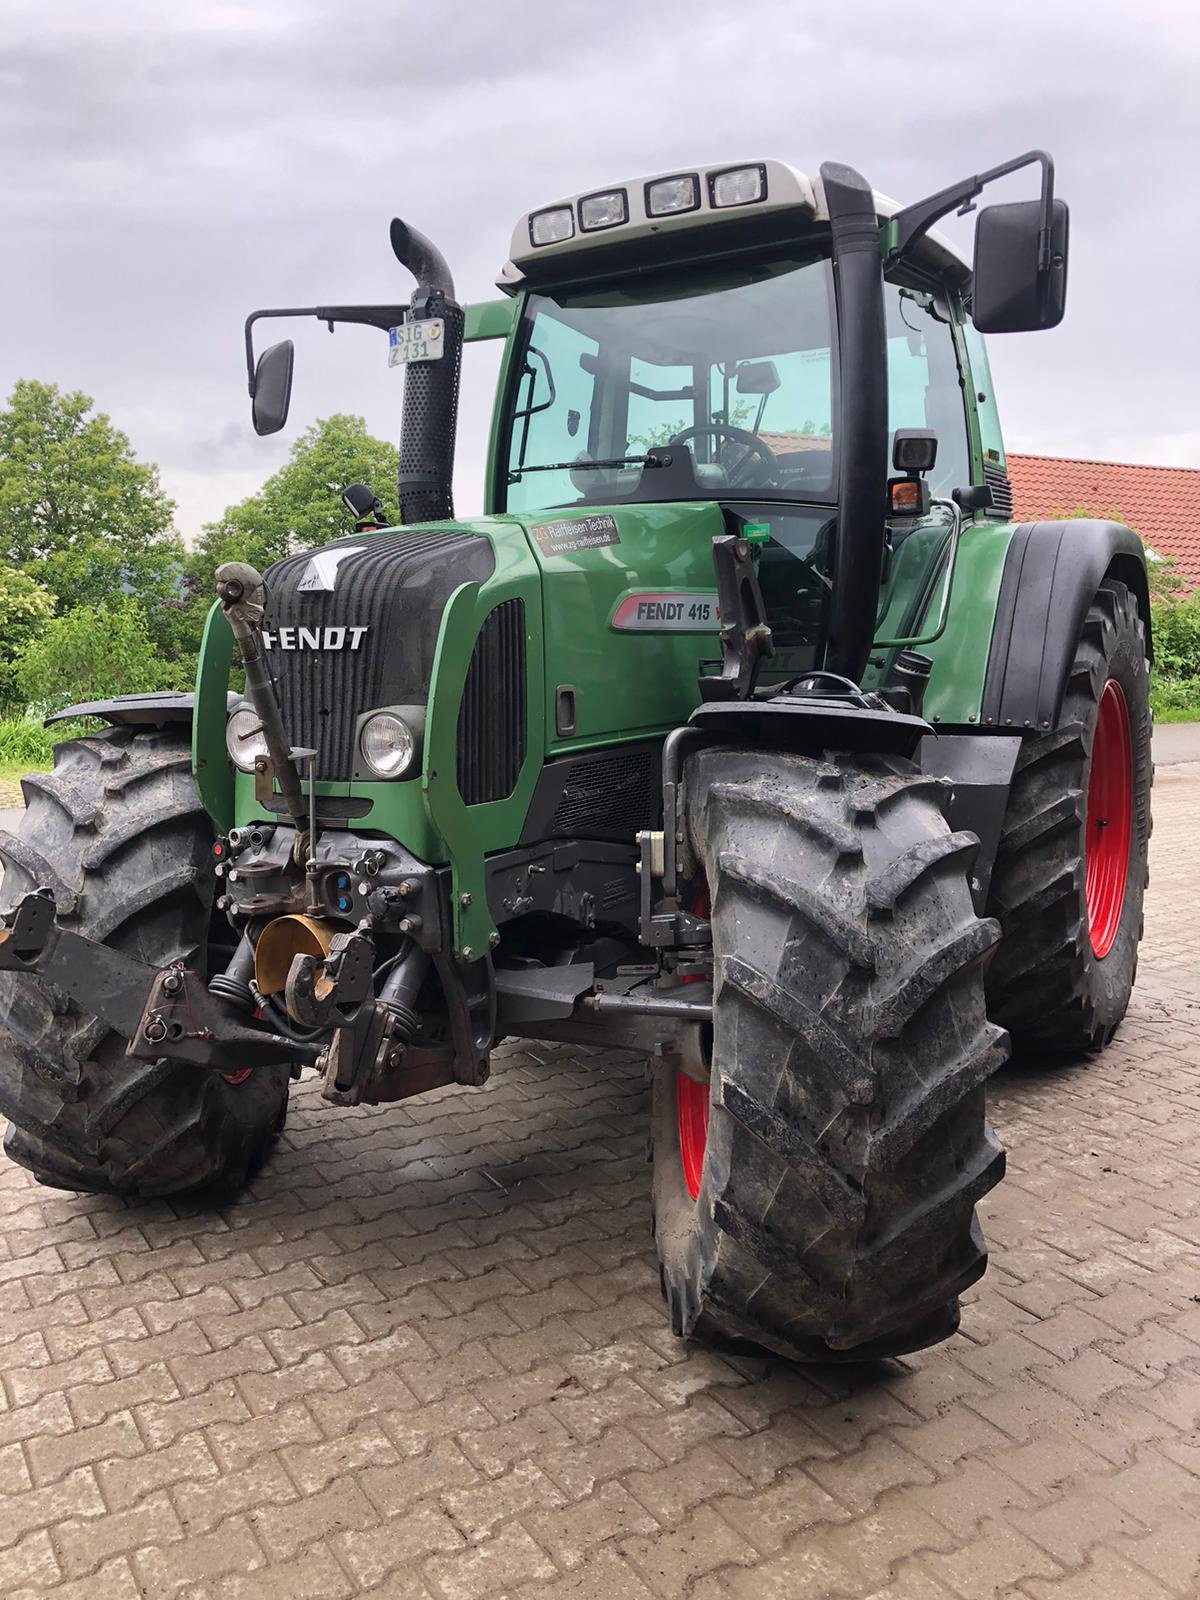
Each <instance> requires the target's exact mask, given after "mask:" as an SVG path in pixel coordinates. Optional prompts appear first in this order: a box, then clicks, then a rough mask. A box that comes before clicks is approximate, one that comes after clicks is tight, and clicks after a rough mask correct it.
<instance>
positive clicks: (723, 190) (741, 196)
mask: <svg viewBox="0 0 1200 1600" xmlns="http://www.w3.org/2000/svg"><path fill="white" fill-rule="evenodd" d="M710 181H711V183H712V203H713V205H714V206H716V207H717V208H718V209H723V208H724V207H725V206H748V205H752V204H753V203H754V201H755V200H761V199H762V198H763V197H764V196H765V194H766V192H767V175H766V173H765V171H764V170H763V168H762V167H731V168H730V170H729V171H728V172H718V173H717V174H716V175H715V176H714V177H713V178H712V179H711V180H710Z"/></svg>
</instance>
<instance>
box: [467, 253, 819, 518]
mask: <svg viewBox="0 0 1200 1600" xmlns="http://www.w3.org/2000/svg"><path fill="white" fill-rule="evenodd" d="M833 328H834V312H833V289H832V283H831V275H830V269H829V263H828V261H827V260H824V259H817V260H814V259H811V258H810V259H808V260H797V259H792V260H788V261H775V262H769V263H766V264H762V265H758V266H749V267H748V266H747V264H746V262H745V261H739V262H738V263H737V265H736V268H712V269H708V270H707V271H704V272H699V273H698V272H696V271H695V270H694V269H693V270H692V271H690V272H689V273H688V274H687V275H686V276H683V275H680V274H678V273H676V274H671V275H655V276H651V275H647V276H645V277H642V278H638V279H637V280H636V281H635V282H634V284H633V285H632V286H630V287H625V288H605V289H592V290H587V291H577V292H571V293H564V294H531V295H530V296H529V298H528V301H527V303H526V308H525V317H524V324H523V327H522V330H521V342H520V344H519V346H518V353H517V358H516V361H515V365H514V370H513V373H512V377H511V379H510V383H509V390H508V397H507V401H506V425H505V426H506V433H505V445H504V449H503V452H502V458H501V483H500V485H499V486H498V487H499V488H500V490H501V503H502V504H503V505H504V506H505V508H506V509H507V510H509V511H514V512H523V511H530V510H540V509H543V508H547V507H552V506H571V505H588V504H590V505H614V504H620V503H623V502H637V501H664V500H686V499H697V498H703V499H721V500H739V499H745V500H753V501H763V500H775V499H778V500H800V501H818V502H820V501H826V502H828V501H831V500H832V499H833V495H834V484H835V481H836V479H835V461H834V450H835V445H836V441H835V439H834V436H833V419H834V406H835V400H836V397H835V394H834V372H835V370H836V349H835V346H834V335H833Z"/></svg>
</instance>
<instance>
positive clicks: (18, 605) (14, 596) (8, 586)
mask: <svg viewBox="0 0 1200 1600" xmlns="http://www.w3.org/2000/svg"><path fill="white" fill-rule="evenodd" d="M53 615H54V596H53V595H52V594H51V593H50V591H49V590H48V589H44V588H43V587H42V585H41V584H40V583H35V582H34V580H33V579H32V578H31V577H29V576H28V574H27V573H24V572H21V571H19V570H18V568H16V567H0V706H12V705H13V704H14V702H15V701H16V699H17V681H16V671H15V665H14V664H15V662H16V658H17V657H18V656H19V655H20V654H21V652H22V650H23V649H24V648H25V646H26V645H27V644H28V643H29V641H30V640H31V639H32V638H33V636H34V635H35V634H37V633H38V632H40V631H41V629H43V628H44V627H45V626H46V623H47V622H48V621H49V620H50V618H51V617H52V616H53Z"/></svg>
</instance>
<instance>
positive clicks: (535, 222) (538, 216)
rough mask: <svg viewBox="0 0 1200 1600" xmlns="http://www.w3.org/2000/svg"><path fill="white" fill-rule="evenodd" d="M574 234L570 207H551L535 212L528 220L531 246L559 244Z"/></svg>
mask: <svg viewBox="0 0 1200 1600" xmlns="http://www.w3.org/2000/svg"><path fill="white" fill-rule="evenodd" d="M574 234H575V213H574V212H573V211H572V210H571V208H570V206H553V207H552V208H551V209H550V210H549V211H537V212H535V213H534V215H533V216H532V217H530V219H529V238H530V240H531V242H532V243H533V244H561V243H562V242H563V240H564V239H570V238H573V237H574Z"/></svg>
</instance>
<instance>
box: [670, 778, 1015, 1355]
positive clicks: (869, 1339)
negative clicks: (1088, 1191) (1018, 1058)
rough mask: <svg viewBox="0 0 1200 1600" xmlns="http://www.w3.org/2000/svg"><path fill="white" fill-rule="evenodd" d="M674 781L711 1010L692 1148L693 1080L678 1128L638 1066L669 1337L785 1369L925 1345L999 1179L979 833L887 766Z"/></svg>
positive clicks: (949, 1310) (966, 1266)
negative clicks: (704, 947)
mask: <svg viewBox="0 0 1200 1600" xmlns="http://www.w3.org/2000/svg"><path fill="white" fill-rule="evenodd" d="M686 786H687V796H688V805H687V818H688V828H689V836H690V838H691V839H692V840H693V841H695V844H694V854H695V856H696V859H697V860H700V861H702V862H703V863H704V866H705V872H706V875H707V881H708V884H709V886H710V887H711V890H712V930H713V954H714V982H715V1000H714V1012H713V1050H712V1069H711V1080H710V1085H709V1093H708V1100H707V1107H708V1125H707V1137H706V1138H704V1137H702V1135H701V1133H700V1131H699V1129H698V1120H697V1119H698V1116H700V1117H701V1120H702V1109H703V1104H704V1101H703V1094H702V1095H701V1100H700V1103H699V1106H698V1105H697V1101H696V1097H695V1095H694V1094H692V1093H691V1092H690V1091H689V1090H688V1089H687V1088H686V1086H685V1087H684V1089H683V1096H684V1107H683V1110H684V1115H683V1118H682V1119H681V1118H680V1114H679V1112H680V1104H679V1096H680V1080H679V1079H678V1078H677V1076H676V1074H675V1073H674V1072H673V1071H672V1070H670V1069H669V1068H667V1067H665V1066H664V1067H663V1068H661V1069H660V1070H659V1071H658V1072H657V1074H656V1078H655V1086H654V1110H653V1119H654V1160H655V1168H654V1204H655V1236H656V1240H657V1244H658V1251H659V1259H660V1263H661V1271H662V1283H663V1291H664V1294H665V1296H666V1298H667V1301H668V1305H669V1307H670V1313H671V1324H672V1327H673V1329H674V1331H675V1332H676V1333H677V1334H680V1335H693V1336H701V1337H708V1338H715V1339H718V1340H720V1341H729V1340H734V1341H739V1342H740V1341H750V1342H752V1343H754V1344H757V1345H761V1346H765V1347H766V1348H768V1349H770V1350H774V1351H777V1352H779V1353H780V1354H781V1355H784V1356H788V1357H790V1358H792V1359H795V1360H800V1361H865V1360H871V1359H874V1358H876V1357H880V1356H888V1355H898V1354H901V1353H903V1352H905V1351H910V1350H917V1349H921V1348H923V1347H924V1346H926V1345H930V1344H935V1343H937V1342H938V1341H939V1340H941V1339H944V1338H946V1337H947V1336H948V1335H950V1334H951V1333H953V1332H954V1330H955V1329H956V1327H957V1326H958V1295H959V1294H960V1292H961V1291H962V1290H963V1289H965V1288H966V1287H967V1286H968V1285H969V1284H971V1283H973V1282H974V1281H975V1279H977V1278H978V1277H979V1276H980V1275H981V1274H982V1272H983V1270H984V1268H985V1266H986V1261H987V1256H986V1251H985V1248H984V1243H983V1237H982V1234H981V1232H980V1229H979V1225H978V1223H977V1221H976V1219H975V1202H976V1200H977V1199H978V1198H979V1197H980V1196H981V1195H983V1194H986V1192H987V1191H988V1190H989V1189H990V1188H991V1187H992V1185H993V1184H995V1183H997V1182H998V1181H999V1179H1000V1177H1001V1175H1002V1173H1003V1170H1004V1156H1003V1152H1002V1151H1001V1149H1000V1146H999V1144H998V1143H997V1141H996V1138H995V1136H994V1135H993V1133H992V1131H991V1129H990V1128H989V1126H988V1124H987V1121H986V1119H985V1115H984V1095H985V1088H984V1085H985V1082H986V1079H987V1078H988V1077H989V1076H990V1075H991V1073H992V1072H993V1071H994V1070H995V1069H996V1068H997V1066H999V1065H1000V1063H1001V1061H1002V1060H1003V1059H1004V1056H1005V1054H1006V1049H1007V1040H1006V1037H1005V1035H1004V1034H1003V1033H1002V1032H1001V1030H1000V1029H999V1028H996V1027H994V1026H992V1025H991V1024H989V1022H988V1021H987V1018H986V1016H985V1012H984V1001H983V983H982V975H981V971H980V967H981V958H982V957H983V955H984V953H985V952H986V951H987V950H988V949H989V948H990V947H991V945H992V944H993V943H994V942H995V940H996V938H997V937H998V934H999V930H998V929H997V928H996V925H995V924H994V923H993V922H990V921H984V920H982V919H980V918H979V917H977V916H976V915H975V913H974V910H973V908H972V903H971V895H970V890H969V886H968V883H967V876H966V868H967V866H968V865H969V864H970V861H971V859H972V856H973V853H974V847H975V841H974V836H973V835H965V834H952V833H951V832H950V831H949V829H948V827H947V825H946V822H945V819H944V817H943V815H942V811H941V804H940V799H941V795H940V784H939V783H938V782H937V781H936V780H933V779H930V778H928V777H925V776H922V775H921V774H920V773H919V772H918V771H917V770H916V768H915V767H913V765H912V764H911V763H909V762H907V761H902V760H900V759H898V758H893V757H883V756H850V755H842V754H829V755H827V756H826V757H825V759H823V760H817V759H809V758H807V757H803V756H795V755H780V754H774V753H770V752H766V751H761V750H758V751H733V750H713V751H707V752H704V753H701V754H700V755H697V756H695V757H693V758H692V759H691V760H690V761H689V762H688V766H687V774H686ZM697 1149H699V1150H700V1152H701V1154H700V1160H699V1168H698V1171H697ZM697 1178H698V1182H697V1181H696V1179H697ZM693 1188H695V1190H696V1193H695V1196H694V1197H693V1194H692V1192H691V1191H692V1189H693Z"/></svg>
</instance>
